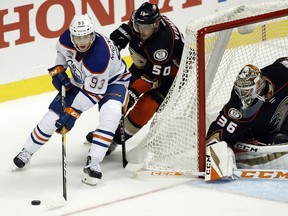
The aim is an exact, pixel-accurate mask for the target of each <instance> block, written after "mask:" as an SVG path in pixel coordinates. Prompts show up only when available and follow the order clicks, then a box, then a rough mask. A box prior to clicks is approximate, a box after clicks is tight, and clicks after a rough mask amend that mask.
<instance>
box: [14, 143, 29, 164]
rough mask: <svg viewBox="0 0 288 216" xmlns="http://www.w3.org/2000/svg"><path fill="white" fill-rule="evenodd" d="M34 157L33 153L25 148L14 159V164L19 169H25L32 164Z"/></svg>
mask: <svg viewBox="0 0 288 216" xmlns="http://www.w3.org/2000/svg"><path fill="white" fill-rule="evenodd" d="M32 155H33V154H32V153H30V152H28V151H27V150H26V149H24V148H23V149H22V150H21V152H20V153H19V154H18V155H17V156H16V157H15V158H14V159H13V162H14V164H15V165H16V166H17V167H18V168H23V167H24V166H25V165H26V164H28V163H29V162H30V159H31V157H32Z"/></svg>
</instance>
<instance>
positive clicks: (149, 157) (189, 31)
mask: <svg viewBox="0 0 288 216" xmlns="http://www.w3.org/2000/svg"><path fill="white" fill-rule="evenodd" d="M283 56H288V1H287V0H285V1H277V2H270V3H263V4H257V5H256V4H255V5H246V6H239V7H235V8H231V9H228V10H223V11H221V12H216V13H215V14H211V15H209V16H207V17H203V18H201V19H197V20H194V21H192V22H191V23H190V24H189V25H188V26H187V28H186V36H185V47H184V51H183V54H182V61H181V65H180V69H179V72H178V74H177V77H176V79H175V81H174V83H173V86H172V88H171V89H170V92H169V94H168V95H167V97H166V99H165V100H164V102H163V103H162V104H161V106H160V108H159V110H158V112H157V113H156V114H155V116H154V118H153V120H152V122H151V125H150V129H149V132H148V134H147V135H146V137H145V138H144V139H143V140H142V141H141V143H140V144H139V145H138V146H137V147H135V148H134V149H132V150H130V151H129V152H128V153H127V160H128V162H129V163H131V164H142V165H143V166H141V167H142V168H144V169H147V170H152V171H171V172H172V171H174V172H178V171H180V172H185V171H189V172H197V171H201V172H202V171H204V170H205V137H206V132H207V129H208V127H209V125H210V123H211V122H212V121H213V120H215V118H216V116H217V115H218V112H219V111H220V110H221V108H222V107H223V105H224V104H225V103H226V102H228V100H229V97H230V93H231V90H232V86H233V83H234V81H235V78H236V75H237V74H238V72H239V71H240V69H241V68H242V67H243V66H244V65H246V64H254V65H256V66H258V67H259V68H262V67H264V66H266V65H268V64H271V63H273V62H274V61H275V60H276V59H277V58H279V57H283Z"/></svg>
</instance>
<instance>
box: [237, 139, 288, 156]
mask: <svg viewBox="0 0 288 216" xmlns="http://www.w3.org/2000/svg"><path fill="white" fill-rule="evenodd" d="M258 143H259V144H262V146H261V145H260V146H259V145H252V144H248V143H243V142H237V143H236V144H235V146H234V148H235V149H240V150H244V151H246V152H255V153H260V154H269V153H277V152H288V143H279V144H275V145H267V144H265V143H260V142H258Z"/></svg>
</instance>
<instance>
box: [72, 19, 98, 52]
mask: <svg viewBox="0 0 288 216" xmlns="http://www.w3.org/2000/svg"><path fill="white" fill-rule="evenodd" d="M69 30H70V37H71V41H72V43H73V45H74V47H75V48H76V49H77V50H78V51H79V52H86V51H87V50H88V49H89V48H90V46H91V45H92V43H93V41H94V39H95V29H94V23H93V21H92V19H91V18H90V17H89V16H88V15H87V14H84V15H75V16H74V18H73V20H72V22H71V24H70V27H69Z"/></svg>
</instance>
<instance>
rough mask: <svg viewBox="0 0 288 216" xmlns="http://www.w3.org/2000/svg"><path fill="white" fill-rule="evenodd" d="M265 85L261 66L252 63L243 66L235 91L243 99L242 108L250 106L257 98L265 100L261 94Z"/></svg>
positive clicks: (235, 84)
mask: <svg viewBox="0 0 288 216" xmlns="http://www.w3.org/2000/svg"><path fill="white" fill-rule="evenodd" d="M264 87H265V82H264V81H263V78H262V73H261V71H260V69H259V68H257V67H256V66H254V65H251V64H248V65H246V66H245V67H243V68H242V69H241V71H240V72H239V74H238V76H237V78H236V81H235V83H234V91H235V92H236V94H237V95H238V96H239V99H240V100H241V103H242V106H243V107H242V108H243V109H245V108H247V107H249V106H250V105H251V104H252V103H253V101H254V99H255V98H259V99H261V100H263V98H262V97H261V96H260V94H261V91H262V90H263V88H264Z"/></svg>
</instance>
